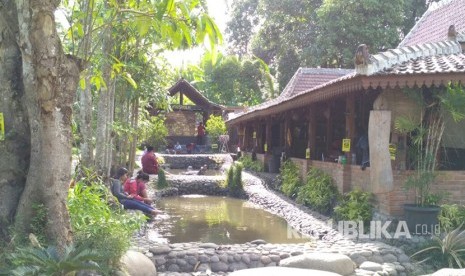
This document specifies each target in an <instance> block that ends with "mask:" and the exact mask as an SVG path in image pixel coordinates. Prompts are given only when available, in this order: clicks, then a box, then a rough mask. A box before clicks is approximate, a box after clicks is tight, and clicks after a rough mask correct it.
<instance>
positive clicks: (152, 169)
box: [141, 146, 158, 174]
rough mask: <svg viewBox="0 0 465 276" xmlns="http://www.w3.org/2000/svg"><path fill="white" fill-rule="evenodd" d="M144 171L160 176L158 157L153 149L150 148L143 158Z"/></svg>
mask: <svg viewBox="0 0 465 276" xmlns="http://www.w3.org/2000/svg"><path fill="white" fill-rule="evenodd" d="M141 162H142V171H143V172H145V173H148V174H158V162H157V156H156V155H155V153H154V152H153V147H152V146H148V147H147V152H146V153H145V154H144V155H143V156H142V159H141Z"/></svg>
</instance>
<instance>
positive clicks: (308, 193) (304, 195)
mask: <svg viewBox="0 0 465 276" xmlns="http://www.w3.org/2000/svg"><path fill="white" fill-rule="evenodd" d="M337 196H338V191H337V188H336V186H335V185H334V182H333V179H332V178H331V176H329V175H328V174H326V173H324V172H323V171H321V170H318V169H311V170H310V171H309V172H308V174H307V183H305V185H304V186H303V187H302V188H300V190H299V191H298V193H297V202H299V203H303V204H305V205H307V206H309V207H311V208H313V209H315V210H317V211H318V212H322V213H325V214H326V213H329V211H330V209H331V207H332V205H333V202H334V201H335V199H336V197H337Z"/></svg>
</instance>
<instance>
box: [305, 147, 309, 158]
mask: <svg viewBox="0 0 465 276" xmlns="http://www.w3.org/2000/svg"><path fill="white" fill-rule="evenodd" d="M305 158H306V159H310V148H307V149H306V150H305Z"/></svg>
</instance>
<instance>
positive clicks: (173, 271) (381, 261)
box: [132, 172, 421, 276]
mask: <svg viewBox="0 0 465 276" xmlns="http://www.w3.org/2000/svg"><path fill="white" fill-rule="evenodd" d="M243 180H244V183H245V186H244V189H245V191H246V193H247V194H248V196H249V201H251V202H252V203H255V204H257V205H259V206H261V207H262V208H263V209H265V210H267V211H269V212H271V213H274V214H276V215H278V216H280V217H283V218H284V219H285V220H286V221H287V222H288V223H289V225H291V226H292V227H294V228H295V229H297V230H298V231H299V232H300V233H302V234H306V235H309V236H312V237H313V238H314V241H313V242H310V243H305V244H267V243H266V242H264V241H256V243H246V244H233V245H216V244H212V243H180V244H159V243H155V242H153V241H150V240H148V239H147V237H146V236H145V235H144V233H143V232H142V233H140V234H139V235H136V237H135V239H134V242H133V248H132V249H133V250H138V251H140V252H143V253H145V254H146V255H147V256H148V257H149V258H151V259H152V261H154V263H155V264H156V266H157V271H159V274H158V275H227V273H228V272H231V271H235V270H239V269H245V268H254V267H264V266H277V265H279V262H280V261H281V260H282V259H286V258H288V257H290V256H297V255H300V254H303V253H311V252H328V253H341V254H344V255H347V256H348V257H350V258H351V259H352V261H353V262H354V263H355V264H356V265H357V269H356V270H355V273H354V274H352V275H357V276H358V275H360V276H362V275H417V274H421V272H418V271H415V270H416V268H415V267H414V266H413V265H412V264H411V263H410V262H409V258H408V256H407V255H405V254H404V252H403V251H402V250H401V249H398V248H395V247H392V246H389V245H387V244H384V243H381V242H364V243H359V242H356V241H353V240H349V239H347V238H345V237H344V236H342V235H341V234H340V233H339V232H337V231H336V230H334V229H333V228H332V227H330V226H329V225H327V223H326V221H327V218H326V217H324V216H322V215H320V214H317V213H314V212H312V211H311V210H309V209H307V208H305V207H303V206H298V205H295V204H294V203H293V202H291V201H290V200H289V199H287V198H285V197H284V196H282V195H280V194H278V193H275V192H274V191H271V190H268V189H267V188H266V185H264V181H263V180H262V179H260V178H258V177H257V176H254V175H252V174H250V173H247V172H244V173H243ZM362 268H365V269H362ZM193 271H197V272H193Z"/></svg>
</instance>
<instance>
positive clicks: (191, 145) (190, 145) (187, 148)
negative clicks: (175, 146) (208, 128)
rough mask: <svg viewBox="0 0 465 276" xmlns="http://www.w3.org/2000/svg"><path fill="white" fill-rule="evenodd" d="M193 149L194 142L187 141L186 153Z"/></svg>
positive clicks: (191, 151)
mask: <svg viewBox="0 0 465 276" xmlns="http://www.w3.org/2000/svg"><path fill="white" fill-rule="evenodd" d="M194 149H195V144H194V143H189V144H187V145H186V150H187V153H189V154H191V153H193V152H194Z"/></svg>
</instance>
